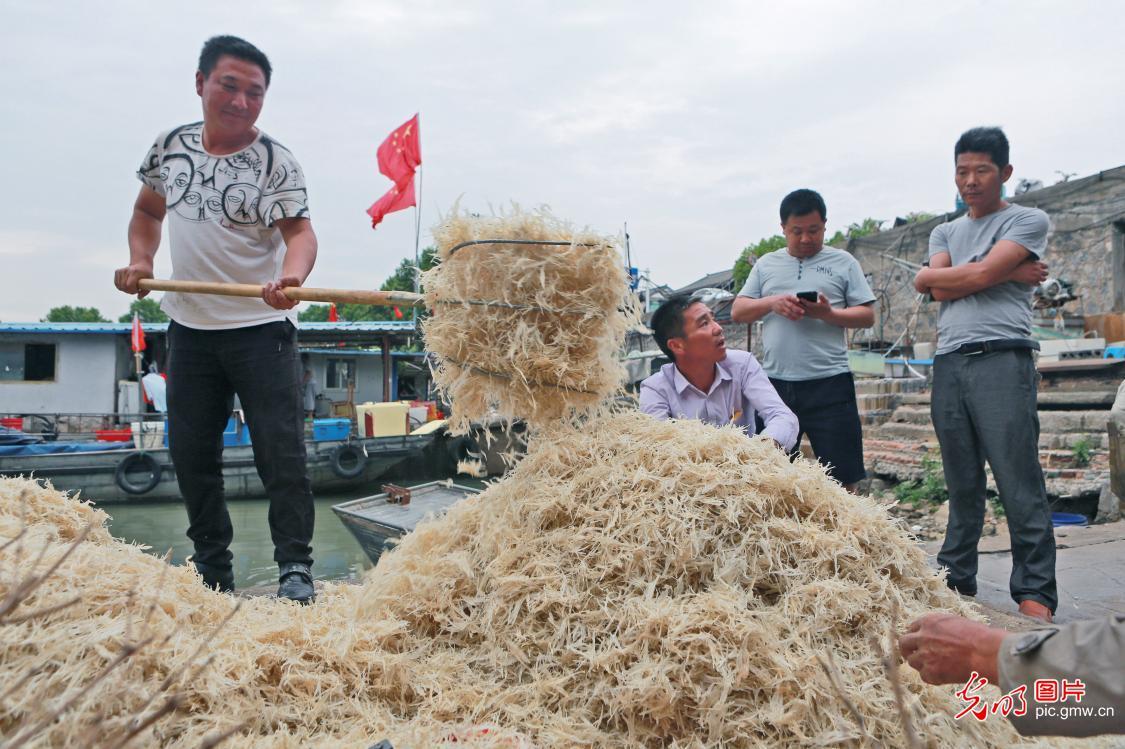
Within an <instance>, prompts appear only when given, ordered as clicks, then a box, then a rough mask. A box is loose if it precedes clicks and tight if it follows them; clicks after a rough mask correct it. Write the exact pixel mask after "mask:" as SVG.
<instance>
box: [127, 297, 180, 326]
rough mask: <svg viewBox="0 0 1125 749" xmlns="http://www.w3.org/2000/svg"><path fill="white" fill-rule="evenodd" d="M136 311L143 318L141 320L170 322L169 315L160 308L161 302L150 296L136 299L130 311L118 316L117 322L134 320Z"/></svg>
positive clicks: (130, 306)
mask: <svg viewBox="0 0 1125 749" xmlns="http://www.w3.org/2000/svg"><path fill="white" fill-rule="evenodd" d="M134 312H136V313H137V315H138V316H139V317H140V318H141V322H168V315H166V314H164V310H162V309H160V302H158V301H156V300H155V299H153V298H152V297H150V296H146V297H145V298H144V299H134V300H133V303H132V304H130V305H129V311H128V312H126V313H125V314H124V315H122V316H121V317H119V318H117V322H133V313H134Z"/></svg>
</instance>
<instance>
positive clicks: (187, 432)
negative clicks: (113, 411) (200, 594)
mask: <svg viewBox="0 0 1125 749" xmlns="http://www.w3.org/2000/svg"><path fill="white" fill-rule="evenodd" d="M236 393H237V394H238V398H239V400H240V401H241V402H242V408H243V409H244V411H245V412H246V423H247V426H248V427H249V428H250V439H251V441H252V442H253V446H254V462H255V464H256V465H257V468H258V475H259V476H260V477H261V479H262V483H263V484H264V485H265V488H266V494H267V496H268V497H269V499H270V510H269V524H270V534H271V535H272V536H273V546H274V553H273V558H274V559H275V560H276V561H277V562H278V563H279V564H283V563H285V562H303V563H305V564H312V556H311V554H312V546H310V542H311V541H312V535H313V496H312V489H311V487H310V485H309V476H308V470H307V468H306V465H305V432H304V411H303V410H302V408H301V368H300V359H299V358H298V355H297V330H296V328H294V327H293V325H292V324H291V323H290V322H288V321H281V322H273V323H268V324H265V325H256V326H253V327H249V328H235V329H233V330H197V329H194V328H188V327H185V326H183V325H178V324H177V323H175V322H173V323H171V324H170V325H169V326H168V447H169V451H170V453H171V456H172V463H173V465H174V466H175V468H176V478H177V480H178V481H179V483H180V494H181V495H183V498H184V502H185V504H186V505H187V512H188V531H187V535H188V538H190V539H191V540H192V542H193V543H194V544H195V554H194V556H193V559H194V561H196V562H201V563H203V564H209V565H212V566H214V567H218V568H220V569H230V567H231V557H232V555H231V553H230V548H229V547H230V542H231V539H232V538H233V535H234V534H233V530H232V528H231V523H230V514H229V513H228V512H227V505H226V500H225V499H224V498H223V471H222V462H223V429H224V427H225V426H226V423H227V419H228V418H229V416H230V414H231V409H232V408H233V406H234V395H235V394H236Z"/></svg>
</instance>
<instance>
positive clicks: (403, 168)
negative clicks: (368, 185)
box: [377, 115, 422, 185]
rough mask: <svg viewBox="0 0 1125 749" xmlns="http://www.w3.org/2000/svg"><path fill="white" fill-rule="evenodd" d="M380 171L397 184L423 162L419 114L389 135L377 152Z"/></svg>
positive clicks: (411, 174) (409, 175)
mask: <svg viewBox="0 0 1125 749" xmlns="http://www.w3.org/2000/svg"><path fill="white" fill-rule="evenodd" d="M377 155H378V157H379V172H380V173H382V174H384V175H386V176H387V178H388V179H389V180H390V181H391V182H394V183H395V184H396V185H397V184H399V183H400V182H402V181H403V180H405V179H406V178H407V177H413V176H414V170H415V169H417V168H418V165H419V164H421V163H422V149H421V145H420V140H419V138H418V115H414V116H413V117H411V118H410V119H409V120H407V121H406V122H404V123H402V124H401V125H399V127H398V128H397V129H395V130H394V131H392V132H391V134H390V135H388V136H387V139H386V140H385V141H383V144H382V145H381V146H379V150H378V152H377Z"/></svg>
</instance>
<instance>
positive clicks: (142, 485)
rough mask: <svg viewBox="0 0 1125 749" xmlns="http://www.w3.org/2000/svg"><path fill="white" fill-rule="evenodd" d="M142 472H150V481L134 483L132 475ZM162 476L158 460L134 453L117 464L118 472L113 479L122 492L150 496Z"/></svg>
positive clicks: (147, 455) (145, 454) (146, 454)
mask: <svg viewBox="0 0 1125 749" xmlns="http://www.w3.org/2000/svg"><path fill="white" fill-rule="evenodd" d="M141 471H147V472H148V479H147V480H145V481H140V482H137V481H134V480H133V479H132V478H131V476H130V474H136V473H138V472H141ZM160 474H161V469H160V464H159V463H157V462H156V458H154V457H152V456H151V455H149V454H148V453H132V454H131V455H126V456H125V459H124V460H122V461H121V462H120V463H118V464H117V471H116V472H115V473H114V475H113V478H114V480H115V481H116V482H117V485H118V486H119V487H121V490H122V491H124V492H126V493H128V494H148V493H149V492H150V491H152V490H153V489H155V488H156V485H157V484H159V483H160Z"/></svg>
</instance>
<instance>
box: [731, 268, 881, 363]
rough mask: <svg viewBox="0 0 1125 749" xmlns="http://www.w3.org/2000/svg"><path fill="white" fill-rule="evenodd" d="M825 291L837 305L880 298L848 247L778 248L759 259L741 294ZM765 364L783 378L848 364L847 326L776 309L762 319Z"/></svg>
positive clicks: (862, 302) (825, 294) (763, 360)
mask: <svg viewBox="0 0 1125 749" xmlns="http://www.w3.org/2000/svg"><path fill="white" fill-rule="evenodd" d="M798 291H819V292H820V293H822V294H824V296H826V297H828V301H829V302H830V303H831V304H832V306H833V307H858V306H859V305H861V304H868V303H870V302H873V301H875V295H874V294H873V293H871V286H870V285H868V283H867V279H866V278H864V277H863V269H862V268H861V267H860V265H859V261H858V260H856V259H855V258H854V257H852V256H851V254H850V253H848V252H845V251H844V250H837V249H836V248H834V247H824V248H822V249H821V250H820V252H818V253H816V254H815V255H813V256H812V257H808V258H804V259H799V258H795V257H793V256H792V255H790V254H789V251H788V250H786V249H780V250H774V251H773V252H771V253H768V254H766V255H763V256H762V257H761V258H759V259H758V262H756V263H754V267H753V268H752V269H751V270H750V277H749V278H747V279H746V285H745V286H743V287H742V291H740V292H739V296H747V297H750V298H751V299H761V298H762V297H767V296H773V295H774V294H795V293H797V292H798ZM762 367H763V368H764V369H765V370H766V374H768V375H769V376H770V377H773V378H774V379H777V380H791V381H803V380H818V379H822V378H824V377H832V376H833V375H838V374H843V373H844V372H847V371H849V368H848V341H847V338H846V337H845V333H844V329H843V328H841V327H840V326H839V325H833V324H831V323H827V322H825V321H823V320H813V319H811V318H803V319H801V320H796V321H794V320H788V319H786V318H784V317H782V316H781V315H778V314H776V313H774V312H770V313H769V314H767V315H766V316H765V317H764V318H762Z"/></svg>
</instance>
